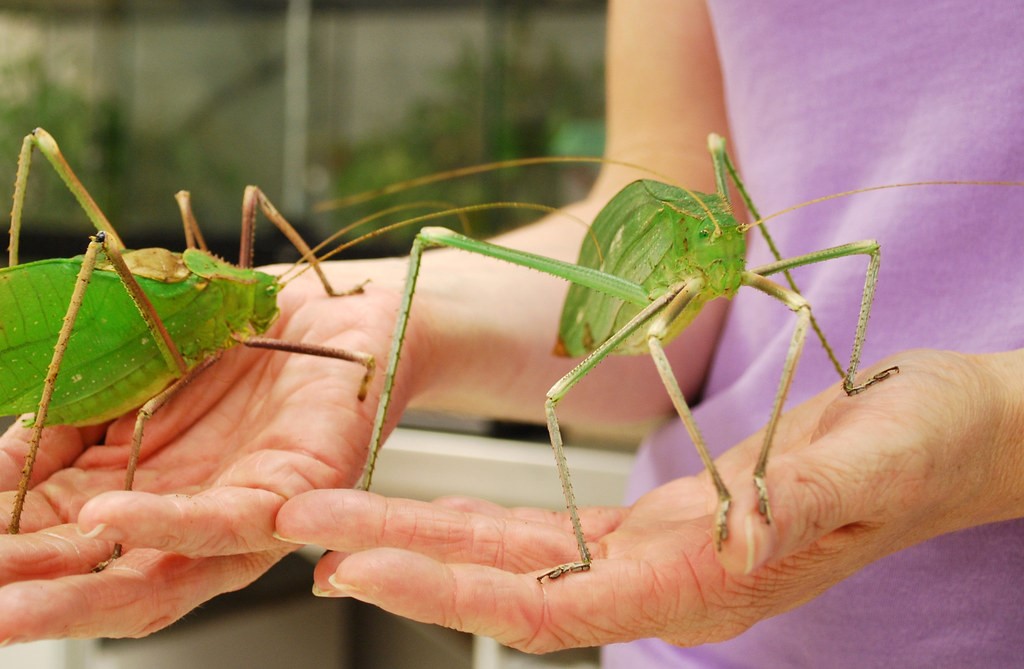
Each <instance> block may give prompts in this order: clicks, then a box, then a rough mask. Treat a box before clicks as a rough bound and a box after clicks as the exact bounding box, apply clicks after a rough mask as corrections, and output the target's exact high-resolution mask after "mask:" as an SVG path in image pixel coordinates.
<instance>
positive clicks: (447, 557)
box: [277, 351, 1024, 652]
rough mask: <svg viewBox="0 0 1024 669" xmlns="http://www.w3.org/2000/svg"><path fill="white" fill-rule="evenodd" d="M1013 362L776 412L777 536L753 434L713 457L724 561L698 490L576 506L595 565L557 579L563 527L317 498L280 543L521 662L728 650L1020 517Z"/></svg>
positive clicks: (671, 487) (331, 580)
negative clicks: (765, 515)
mask: <svg viewBox="0 0 1024 669" xmlns="http://www.w3.org/2000/svg"><path fill="white" fill-rule="evenodd" d="M1020 358H1021V356H1020V354H1019V353H1013V354H999V355H991V356H962V355H957V354H952V353H943V352H934V351H915V352H907V353H905V354H902V355H899V356H897V357H895V358H893V359H891V360H889V361H887V362H886V364H882V365H879V366H878V367H877V369H875V370H869V371H868V373H870V372H871V371H877V370H880V369H882V368H884V367H886V366H888V365H890V364H897V365H899V366H900V369H901V372H900V374H899V375H897V376H893V377H891V378H890V379H887V380H886V381H885V382H884V383H879V384H877V385H876V386H873V387H872V388H871V389H870V390H869V391H867V392H864V393H861V394H859V395H856V396H853V397H847V396H845V395H844V394H843V393H842V392H841V390H839V388H838V386H836V387H833V388H831V389H829V390H827V391H825V392H823V393H821V394H820V395H818V396H816V397H814V398H813V399H811V400H809V401H807V402H805V403H803V404H802V405H800V406H798V407H797V408H795V409H794V410H792V411H790V412H788V413H787V414H785V416H784V418H783V420H782V421H781V423H780V426H779V430H778V433H777V438H776V442H775V446H774V451H773V456H772V460H771V462H770V464H769V467H768V487H769V494H770V497H771V502H772V506H773V514H774V521H773V524H771V525H767V524H766V523H765V522H764V520H763V519H762V518H761V517H760V515H758V513H757V511H756V495H755V491H754V486H753V485H752V483H751V480H750V470H751V468H752V467H753V463H754V460H755V458H756V451H757V449H758V447H759V446H760V441H759V438H758V435H754V436H752V437H751V438H749V439H747V440H745V441H744V442H743V443H741V444H739V445H737V446H736V447H735V448H733V449H731V450H730V451H729V452H727V453H726V454H725V455H723V456H722V457H721V458H720V459H719V461H718V462H719V466H720V470H721V471H722V473H723V475H724V476H725V478H726V480H727V482H728V484H729V486H730V488H731V490H732V491H733V494H734V503H733V507H732V511H731V512H730V518H729V523H730V534H731V536H730V538H729V539H728V541H727V542H726V543H725V546H724V548H723V551H722V553H721V554H717V553H716V551H715V549H714V547H713V541H712V512H713V510H714V502H715V500H714V494H713V492H712V488H711V485H710V483H709V481H708V480H707V477H706V475H701V476H699V477H691V478H682V479H678V480H674V481H671V482H670V483H667V484H665V485H662V486H661V487H659V488H657V489H655V490H652V491H651V492H649V493H648V494H646V495H645V496H643V497H642V498H641V499H639V500H638V501H637V502H636V503H635V504H633V505H632V506H630V507H628V508H592V509H585V510H583V513H582V520H583V527H584V530H585V532H586V535H587V537H588V540H589V543H590V547H591V550H592V551H593V553H594V558H595V560H594V562H593V565H592V568H591V569H590V570H589V571H587V572H583V573H573V574H568V575H565V576H562V577H560V578H558V579H557V580H553V581H551V580H544V581H542V582H538V581H537V579H536V576H537V575H538V574H541V573H543V571H545V570H546V569H548V568H550V567H552V566H554V565H557V564H559V563H563V562H567V561H570V560H573V559H575V555H574V552H575V548H574V541H573V539H572V535H571V531H570V529H569V524H568V522H567V520H566V518H565V517H564V514H556V513H551V512H546V511H541V510H535V509H515V510H506V509H503V508H500V507H497V506H495V505H492V504H489V503H487V502H481V501H474V500H466V499H446V500H439V501H437V502H435V503H432V504H429V503H422V502H414V501H408V500H399V499H386V498H383V497H380V496H377V495H373V494H370V493H363V492H358V491H342V490H317V491H313V492H307V493H304V494H302V495H299V496H298V497H296V498H294V499H292V500H290V501H288V502H287V503H285V505H284V506H283V507H282V508H281V511H280V513H279V514H278V517H277V529H278V532H279V534H280V535H281V536H283V537H287V538H289V539H290V540H292V541H295V542H298V543H307V542H308V543H316V544H318V545H321V546H324V547H327V548H331V549H334V550H335V551H337V552H335V553H331V554H328V555H326V556H325V557H324V558H323V559H322V560H321V562H320V564H319V565H318V567H317V569H316V574H315V579H316V582H315V588H316V590H317V591H318V592H320V593H321V594H323V595H327V596H350V597H354V598H356V599H359V600H362V601H365V602H369V603H372V604H375V605H377V606H380V607H381V608H383V609H386V610H388V611H391V612H394V613H397V614H399V615H402V616H406V617H409V618H412V619H415V620H419V621H422V622H428V623H434V624H439V625H444V626H447V627H451V628H455V629H459V630H464V631H468V632H473V633H476V634H482V635H487V636H491V637H494V638H496V639H498V640H499V641H501V642H503V643H505V644H507V645H510V646H513V647H516V648H519V649H522V650H526V651H531V652H547V651H552V650H555V649H560V648H567V647H574V646H589V645H598V644H607V643H613V642H621V641H628V640H632V639H637V638H642V637H660V638H662V639H665V640H667V641H669V642H671V643H676V644H681V645H696V644H701V643H706V642H712V641H718V640H723V639H727V638H729V637H732V636H735V635H736V634H738V633H740V632H742V631H744V630H745V629H747V628H748V627H750V626H751V625H753V624H754V623H756V622H757V621H759V620H761V619H763V618H766V617H769V616H772V615H775V614H778V613H781V612H784V611H786V610H788V609H790V608H793V607H795V606H797V605H799V604H801V603H802V602H805V601H807V600H809V599H811V598H813V597H815V596H816V595H818V594H820V593H821V592H823V591H824V590H825V589H827V588H828V587H829V586H831V585H833V584H835V583H836V582H838V581H840V580H842V579H843V578H845V577H847V576H849V575H851V574H852V573H854V572H855V571H857V570H858V569H860V568H861V567H863V566H865V565H866V564H868V563H870V562H872V561H874V560H877V559H879V558H881V557H883V556H885V555H888V554H890V553H892V552H894V551H897V550H899V549H901V548H905V547H907V546H910V545H912V544H914V543H917V542H920V541H923V540H926V539H928V538H929V537H932V536H936V535H938V534H941V533H944V532H949V531H953V530H956V529H959V528H962V527H967V526H971V525H977V524H981V523H985V522H992V521H996V520H1002V519H1005V518H1009V517H1016V516H1020V515H1024V499H1022V494H1021V493H1020V492H1019V491H1020V490H1022V489H1024V485H1022V481H1024V462H1022V460H1024V456H1022V455H1021V448H1020V439H1021V438H1020V436H1019V435H1020V434H1022V430H1021V427H1022V413H1024V412H1022V409H1021V402H1020V400H1019V399H1015V398H1019V397H1020V387H1019V386H1020V382H1019V381H1017V380H1016V379H1019V378H1021V374H1020V371H1021V368H1022V364H1021V360H1020Z"/></svg>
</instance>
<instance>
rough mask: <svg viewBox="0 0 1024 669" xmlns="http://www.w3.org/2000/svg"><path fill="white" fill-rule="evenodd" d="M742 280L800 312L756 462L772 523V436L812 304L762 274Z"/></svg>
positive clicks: (764, 510)
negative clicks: (769, 473) (769, 483)
mask: <svg viewBox="0 0 1024 669" xmlns="http://www.w3.org/2000/svg"><path fill="white" fill-rule="evenodd" d="M742 281H743V284H744V285H747V286H751V287H752V288H757V289H758V290H760V291H761V292H763V293H766V294H768V295H771V296H772V297H774V298H775V299H777V300H779V301H781V302H782V303H783V304H785V305H786V306H787V307H789V308H790V309H791V310H793V311H794V312H796V315H797V321H796V326H795V327H794V328H793V336H792V337H791V338H790V341H789V350H788V351H787V353H786V361H785V362H784V363H783V366H782V375H781V376H780V377H779V387H778V389H777V390H776V391H775V400H774V402H773V403H772V412H771V416H770V417H769V419H768V425H767V426H766V427H765V429H764V442H762V444H761V452H760V454H759V455H758V457H757V464H756V465H754V487H756V488H757V499H758V511H759V512H760V513H761V515H762V516H764V519H765V521H766V522H768V523H771V522H772V512H771V507H770V506H769V504H768V487H767V485H766V484H765V480H764V477H765V473H766V470H767V468H768V453H769V451H771V447H772V440H773V439H774V437H775V428H776V427H777V426H778V422H779V416H780V415H781V414H782V407H783V405H784V404H785V402H786V395H788V394H789V387H790V384H791V383H792V381H793V374H794V372H796V363H797V360H799V359H800V352H801V350H802V349H803V345H804V340H805V339H806V337H807V327H808V326H809V325H810V321H811V306H810V304H808V302H807V300H805V299H804V298H803V296H802V295H800V293H797V292H795V291H791V290H787V289H785V288H783V287H782V286H780V285H778V284H776V283H774V282H772V281H769V280H767V279H765V278H764V277H762V276H761V275H759V274H754V273H752V272H744V273H743V278H742Z"/></svg>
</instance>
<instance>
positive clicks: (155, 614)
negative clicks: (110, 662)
mask: <svg viewBox="0 0 1024 669" xmlns="http://www.w3.org/2000/svg"><path fill="white" fill-rule="evenodd" d="M282 555H283V552H281V551H276V552H274V551H268V552H264V553H258V554H252V555H246V556H231V557H220V558H206V559H202V560H193V559H189V558H185V557H181V556H176V555H170V554H167V553H160V552H157V551H147V550H137V551H132V552H131V553H128V554H126V555H125V556H124V557H122V558H121V559H120V560H118V561H117V562H115V563H113V564H112V565H111V566H110V567H108V568H107V569H106V570H104V571H103V572H101V573H99V574H84V575H78V576H66V577H64V578H59V579H55V580H35V581H23V582H20V583H14V584H11V585H6V586H4V587H2V588H0V612H2V614H0V644H2V643H10V642H21V641H30V640H36V639H48V638H68V637H70V638H93V637H100V636H102V637H140V636H144V635H146V634H150V633H152V632H154V631H156V630H158V629H160V628H162V627H166V626H167V625H169V624H170V623H172V622H174V621H175V620H177V619H178V618H180V617H181V616H183V615H185V614H186V613H188V612H189V611H190V610H191V609H193V608H194V607H196V606H198V605H199V604H201V603H202V602H204V601H206V600H208V599H210V598H211V597H213V596H215V595H217V594H219V593H221V592H227V591H230V590H235V589H238V588H240V587H242V586H244V585H246V584H248V583H250V582H252V581H253V580H254V579H255V578H256V577H257V576H259V575H260V574H262V573H263V572H264V571H266V570H267V569H268V568H269V567H270V566H271V565H272V564H274V562H276V561H277V560H279V559H280V558H281V557H282Z"/></svg>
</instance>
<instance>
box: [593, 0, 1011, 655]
mask: <svg viewBox="0 0 1024 669" xmlns="http://www.w3.org/2000/svg"><path fill="white" fill-rule="evenodd" d="M709 4H710V6H711V11H712V16H713V21H714V24H715V31H716V36H717V39H718V48H719V53H720V58H721V63H722V68H723V73H724V78H725V83H726V95H727V102H728V108H729V112H730V124H731V128H730V130H731V133H732V136H733V139H734V145H733V146H732V147H731V148H732V150H733V155H734V156H735V157H736V158H737V159H738V162H739V168H740V171H741V174H742V175H743V177H744V179H745V181H746V183H747V186H748V189H749V191H750V193H751V196H752V197H753V198H754V201H755V203H756V204H757V205H758V207H759V208H760V209H761V211H762V213H769V212H773V211H777V210H780V209H782V208H785V207H787V206H789V205H792V204H794V203H798V202H802V201H805V200H808V199H811V198H814V197H818V196H821V195H827V194H830V193H835V192H839V191H844V190H849V189H852V188H858V187H863V186H869V185H874V184H885V183H895V182H905V181H919V180H931V179H973V180H979V179H1000V180H1002V179H1005V180H1024V7H1022V6H1021V4H1020V3H1019V2H1017V1H1016V0H989V1H987V2H976V1H960V0H902V1H900V2H893V1H892V0H864V1H862V2H856V3H854V2H811V1H809V0H774V1H770V0H769V1H765V2H743V3H740V2H732V1H725V0H721V1H715V0H712V1H711V2H709ZM666 67H669V65H666ZM709 165H710V161H709ZM771 229H772V231H773V234H774V235H775V237H776V240H777V242H778V243H779V246H780V248H781V249H782V250H783V253H784V254H785V255H787V256H794V255H798V254H801V253H805V252H808V251H812V250H817V249H822V248H826V247H828V246H833V245H836V244H841V243H845V242H849V241H855V240H859V239H866V238H874V239H877V240H878V241H879V242H880V243H881V246H882V266H881V273H880V277H879V284H878V292H877V295H876V299H875V304H874V311H873V313H872V318H871V322H870V325H869V329H868V338H867V346H866V348H865V354H864V363H865V364H870V363H871V362H872V361H875V360H878V359H879V358H881V357H883V356H885V355H889V354H892V353H897V352H899V351H901V350H905V349H909V348H918V347H935V348H946V349H954V350H958V351H964V352H983V351H999V350H1010V349H1015V348H1021V347H1024V286H1022V285H1021V284H1022V279H1024V272H1022V267H1024V188H975V187H965V186H959V187H929V188H908V189H900V190H894V191H884V192H879V193H871V194H864V195H858V196H854V197H849V198H843V199H838V200H834V201H831V202H828V203H826V204H822V205H816V206H812V207H807V208H805V209H801V210H799V211H796V212H793V213H792V214H788V215H786V216H784V217H781V218H779V219H776V220H774V221H772V223H771ZM768 259H769V255H768V253H767V250H766V249H765V248H764V246H763V244H762V243H760V241H759V239H758V240H757V241H753V242H752V247H751V250H750V264H751V265H757V264H760V263H762V262H766V261H767V260H768ZM865 266H866V262H865V260H864V258H863V257H856V258H849V259H843V260H837V261H830V262H827V263H823V264H820V265H816V266H813V267H808V268H804V269H802V270H801V271H800V273H799V275H798V283H799V285H800V287H801V290H802V292H803V293H804V294H805V295H806V296H807V297H808V299H809V300H810V302H811V304H812V305H813V308H814V312H815V314H816V316H817V317H818V318H819V319H820V321H821V323H822V325H823V327H824V328H825V331H826V332H827V333H828V335H829V337H830V341H831V342H832V344H833V346H834V347H835V348H836V350H837V352H838V354H839V355H840V356H848V355H849V353H848V352H849V350H850V345H851V343H852V340H853V331H854V326H855V323H856V316H857V309H858V304H859V300H860V289H861V286H862V285H863V276H864V269H865ZM792 327H793V320H792V315H791V314H790V313H789V312H788V311H787V310H786V309H785V308H783V307H781V306H779V305H777V304H775V303H773V302H772V301H771V300H769V299H766V298H765V297H764V296H762V295H760V294H757V293H756V292H755V291H749V290H748V291H741V292H740V295H738V296H737V298H736V299H735V300H734V303H733V305H732V307H731V310H730V314H729V318H728V321H727V324H726V328H725V331H724V334H723V337H722V341H721V343H720V345H719V347H718V349H717V352H716V357H715V360H714V362H713V365H712V369H711V373H710V377H709V380H708V384H707V387H706V391H705V399H704V400H703V402H701V404H700V405H699V406H698V407H697V409H696V411H695V416H696V419H697V422H698V423H699V424H700V425H701V428H702V429H703V430H704V432H705V434H706V437H707V440H708V442H709V446H710V447H711V449H712V451H713V452H714V453H716V454H717V453H721V452H722V451H724V450H726V449H727V448H729V447H730V446H732V445H733V444H735V443H737V442H738V441H740V440H741V439H743V438H744V437H746V436H748V435H749V434H751V433H753V432H755V431H757V430H759V429H760V428H761V427H763V424H764V422H765V421H766V420H767V416H768V411H769V407H770V402H771V399H772V397H773V394H774V392H775V388H776V385H777V383H778V378H779V372H780V370H781V367H782V361H783V359H784V357H785V351H786V348H787V346H788V343H789V338H790V335H791V332H792ZM845 361H846V359H845V357H844V358H843V362H844V363H845ZM835 381H836V378H835V372H834V370H832V368H831V366H830V365H829V363H828V360H827V358H826V357H825V354H824V352H823V351H822V350H821V346H820V345H819V344H818V343H817V341H816V340H815V339H813V335H811V336H809V337H808V340H807V345H806V346H805V349H804V356H803V358H802V359H801V362H800V365H799V367H798V371H797V375H796V379H795V380H794V384H793V386H792V389H791V392H790V396H789V402H788V405H787V406H794V405H795V404H797V403H799V402H800V401H802V400H804V399H806V398H808V397H810V396H812V395H814V394H816V393H817V392H819V391H821V390H822V389H824V388H825V387H826V386H828V385H829V384H832V383H834V382H835ZM751 467H753V463H751ZM701 469H702V466H701V463H700V461H699V459H698V458H697V455H696V453H695V452H694V448H693V445H692V443H691V442H690V440H689V439H688V437H687V436H686V433H685V431H684V430H683V429H682V426H681V425H680V424H678V422H677V421H676V422H672V423H670V424H668V425H667V426H665V427H664V428H663V429H661V430H660V431H658V432H656V433H655V434H654V435H652V436H651V437H650V438H649V439H648V441H647V442H646V443H645V444H644V446H643V447H642V449H641V452H640V456H639V459H638V463H637V466H636V469H635V471H634V473H633V476H632V480H631V486H630V497H631V499H635V498H636V497H638V496H639V495H641V494H643V493H644V492H645V491H647V490H650V489H651V488H653V487H656V486H657V485H659V484H661V483H663V482H665V481H667V480H671V479H672V478H676V477H679V476H688V475H694V474H697V473H699V472H700V471H701ZM769 470H770V467H769ZM604 662H605V666H606V667H609V668H623V669H625V668H627V667H628V668H630V669H633V668H635V667H746V666H756V667H826V666H827V667H857V668H863V667H874V666H903V667H907V666H910V667H963V666H986V667H989V666H993V667H994V666H1001V667H1008V666H1024V520H1018V521H1011V522H1004V523H999V524H993V525H987V526H982V527H976V528H973V529H970V530H966V531H962V532H958V533H955V534H951V535H946V536H942V537H939V538H937V539H934V540H931V541H928V542H926V543H924V544H919V545H917V546H915V547H912V548H910V549H907V550H904V551H901V552H899V553H897V554H894V555H891V556H889V557H887V558H884V559H882V560H879V561H877V562H875V563H873V564H871V565H869V566H868V567H867V568H865V569H863V570H862V571H860V572H858V573H857V574H855V575H854V576H853V577H851V578H849V579H847V580H845V581H843V582H841V583H840V584H838V585H836V586H835V587H833V588H831V589H830V590H828V591H827V592H825V593H824V594H823V595H821V596H820V597H818V598H817V599H815V600H813V601H811V602H810V603H808V604H806V605H804V606H802V607H800V608H798V609H796V610H793V611H791V612H789V613H786V614H783V615H780V616H777V617H775V618H772V619H769V620H766V621H763V622H761V623H759V624H758V625H756V626H754V627H753V628H752V629H750V630H749V631H748V632H746V633H745V634H742V635H741V636H739V637H737V638H736V639H733V640H730V641H727V642H724V643H719V644H709V645H706V646H702V647H699V648H692V649H682V648H676V647H673V646H670V645H668V644H665V643H663V642H660V641H656V640H644V641H639V642H635V643H631V644H620V645H615V646H610V647H608V648H606V649H605V653H604Z"/></svg>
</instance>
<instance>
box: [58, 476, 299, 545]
mask: <svg viewBox="0 0 1024 669" xmlns="http://www.w3.org/2000/svg"><path fill="white" fill-rule="evenodd" d="M283 503H284V498H282V497H281V496H280V495H277V494H275V493H273V492H269V491H266V490H256V489H253V488H233V487H219V488H214V489H211V490H208V491H205V492H202V493H199V494H197V495H191V496H187V495H155V494H152V493H143V492H124V491H118V492H108V493H104V494H102V495H100V496H98V497H96V498H94V499H92V500H90V501H89V502H87V503H86V504H85V506H83V507H82V510H81V512H80V513H79V515H78V527H79V528H80V530H81V531H82V533H83V534H85V535H87V536H89V537H95V538H99V539H104V540H106V541H114V542H122V543H124V544H126V545H127V546H130V547H146V548H156V549H160V550H165V551H170V552H173V553H178V554H181V555H190V556H196V557H199V556H213V555H235V554H239V553H252V552H258V551H264V550H269V549H273V548H280V546H281V544H280V543H279V542H278V541H276V540H275V539H274V538H273V532H274V517H275V516H276V515H277V512H278V510H279V509H280V508H281V505H282V504H283Z"/></svg>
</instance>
